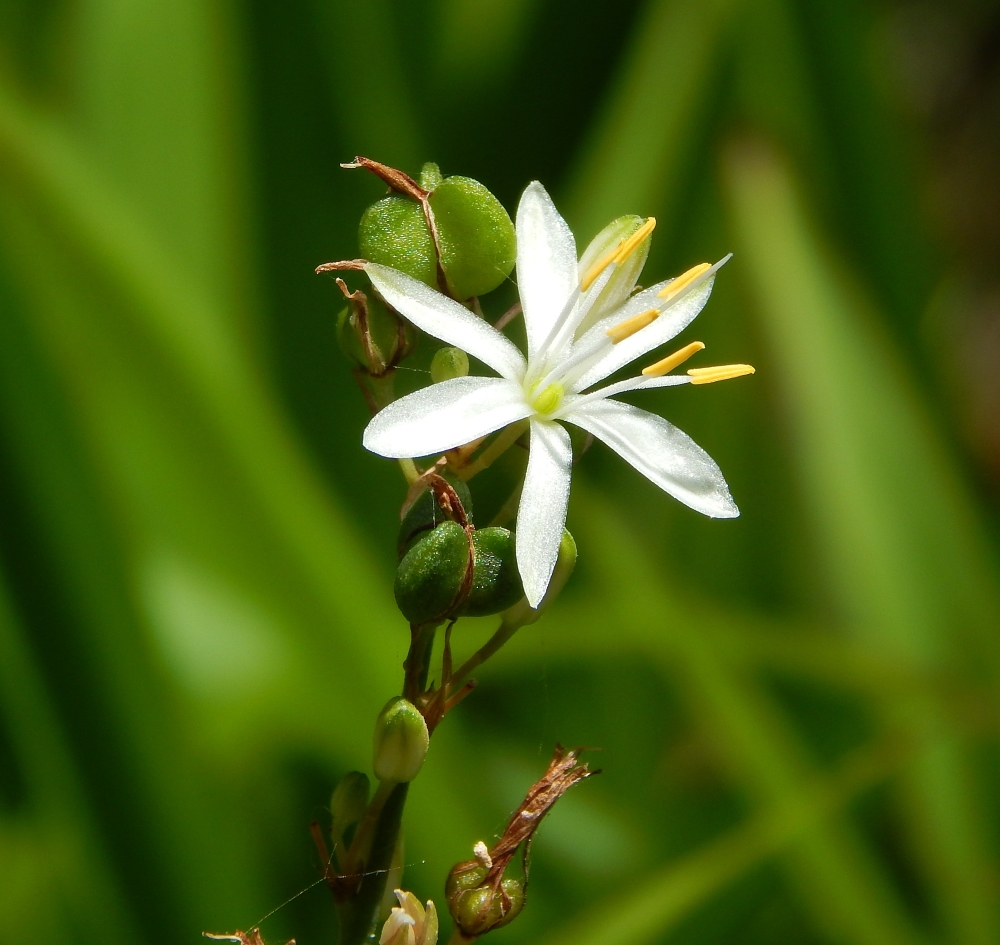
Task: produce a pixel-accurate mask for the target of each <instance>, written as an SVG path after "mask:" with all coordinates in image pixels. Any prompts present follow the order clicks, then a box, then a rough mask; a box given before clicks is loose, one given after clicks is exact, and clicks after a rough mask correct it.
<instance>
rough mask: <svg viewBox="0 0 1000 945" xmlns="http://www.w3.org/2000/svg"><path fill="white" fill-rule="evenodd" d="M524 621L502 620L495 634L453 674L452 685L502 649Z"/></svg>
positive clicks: (459, 683)
mask: <svg viewBox="0 0 1000 945" xmlns="http://www.w3.org/2000/svg"><path fill="white" fill-rule="evenodd" d="M523 626H524V623H523V622H521V621H520V620H507V619H504V620H503V621H501V623H500V626H499V627H498V628H497V631H496V633H494V634H493V636H491V637H490V638H489V639H488V640H487V641H486V642H485V643H484V644H483V645H482V646H481V647H480V648H479V649H478V650H476V652H475V653H473V654H472V656H470V657H469V658H468V659H467V660H466V661H465V662H464V663H463V664H462V665H461V666H460V667H459V668H458V670H457V671H456V673H455V674H454V675H453V676H452V678H451V681H452V686H453V687H455V686H460V685H461V684H462V683H463V682H464V681H465V679H466V678H467V677H468V676H469V674H470V673H471V672H473V670H475V669H476V667H477V666H480V665H482V664H483V663H485V662H486V661H487V660H488V659H489V658H490V657H491V656H492V655H493V654H494V653H496V651H497V650H499V649H500V647H502V646H503V645H504V644H505V643H506V642H507V641H508V640H509V639H510V638H511V637H512V636H514V634H515V633H517V631H518V630H520V629H521V627H523Z"/></svg>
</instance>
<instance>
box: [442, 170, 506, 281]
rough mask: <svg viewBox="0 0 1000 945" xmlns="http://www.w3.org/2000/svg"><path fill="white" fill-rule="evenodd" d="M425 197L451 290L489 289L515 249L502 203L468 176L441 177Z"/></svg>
mask: <svg viewBox="0 0 1000 945" xmlns="http://www.w3.org/2000/svg"><path fill="white" fill-rule="evenodd" d="M427 199H428V200H429V202H430V205H431V210H433V212H434V223H435V226H436V227H437V231H438V245H439V248H440V251H441V266H442V268H443V269H444V273H445V276H446V277H447V279H448V287H449V289H450V290H451V292H452V294H453V295H454V296H455V297H456V298H459V299H468V298H472V296H474V295H485V294H486V293H487V292H491V291H492V290H493V289H495V288H496V287H497V286H498V285H500V283H501V282H503V281H504V279H506V278H507V276H508V275H510V271H511V270H512V269H513V268H514V260H515V257H516V252H517V244H516V239H515V235H514V224H513V223H511V220H510V216H509V215H508V214H507V211H506V210H504V208H503V205H502V204H501V203H500V201H499V200H497V198H496V197H494V196H493V194H491V193H490V192H489V191H488V190H487V189H486V188H485V187H484V186H483V185H482V184H480V183H479V181H475V180H472V179H471V178H469V177H446V178H445V179H444V180H443V181H442V182H441V183H440V184H438V186H437V187H435V188H434V189H433V190H432V191H431V193H430V195H429V196H428V198H427Z"/></svg>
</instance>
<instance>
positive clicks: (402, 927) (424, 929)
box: [378, 889, 438, 945]
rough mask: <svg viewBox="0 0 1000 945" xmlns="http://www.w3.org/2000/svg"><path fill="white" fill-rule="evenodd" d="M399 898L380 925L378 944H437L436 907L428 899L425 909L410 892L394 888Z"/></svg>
mask: <svg viewBox="0 0 1000 945" xmlns="http://www.w3.org/2000/svg"><path fill="white" fill-rule="evenodd" d="M394 892H395V894H396V898H397V899H398V900H399V905H398V906H393V908H392V912H390V913H389V918H388V919H386V920H385V925H383V926H382V934H381V935H380V936H379V940H378V941H379V945H437V940H438V917H437V909H435V908H434V903H433V902H431V900H430V899H428V900H427V908H426V910H425V909H424V907H423V906H422V905H420V900H419V899H417V897H416V896H414V895H413V893H411V892H404V891H403V890H402V889H396V890H394Z"/></svg>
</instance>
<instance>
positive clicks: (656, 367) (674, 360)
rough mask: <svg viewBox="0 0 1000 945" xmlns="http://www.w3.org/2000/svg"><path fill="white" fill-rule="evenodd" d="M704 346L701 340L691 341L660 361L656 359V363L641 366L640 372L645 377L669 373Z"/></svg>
mask: <svg viewBox="0 0 1000 945" xmlns="http://www.w3.org/2000/svg"><path fill="white" fill-rule="evenodd" d="M704 347H705V345H704V344H702V342H700V341H692V342H691V344H689V345H685V346H684V347H683V348H681V350H680V351H675V352H674V353H673V354H671V355H670V356H669V357H666V358H664V359H663V360H662V361H657V362H656V364H651V365H650V366H649V367H646V368H643V369H642V373H643V374H645V375H646V377H662V376H663V375H664V374H669V373H670V372H671V371H672V370H673V369H674V368H675V367H678V366H679V365H681V364H683V363H684V362H685V361H686V360H687V359H688V358H690V357H691V355H693V354H697V353H698V352H699V351H702V350H703V349H704Z"/></svg>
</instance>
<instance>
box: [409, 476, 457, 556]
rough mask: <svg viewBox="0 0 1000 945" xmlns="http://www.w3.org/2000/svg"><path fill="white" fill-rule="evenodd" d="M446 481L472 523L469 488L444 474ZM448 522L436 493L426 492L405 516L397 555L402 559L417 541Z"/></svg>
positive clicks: (427, 490) (428, 490) (418, 497)
mask: <svg viewBox="0 0 1000 945" xmlns="http://www.w3.org/2000/svg"><path fill="white" fill-rule="evenodd" d="M444 479H445V480H446V481H447V482H448V484H449V485H450V486H451V487H452V489H454V490H455V492H456V493H457V495H458V498H459V501H460V502H461V503H462V508H463V509H465V514H466V516H467V517H468V519H469V521H470V522H471V521H472V493H471V492H469V487H468V486H467V485H466V484H465V483H464V482H463V481H462V480H461V479H458V478H457V477H455V476H452V475H449V474H448V473H445V474H444ZM447 520H448V519H447V517H446V516H445V514H444V512H443V511H442V510H441V507H440V506H439V505H438V503H437V499H436V498H435V496H434V493H433V492H431V490H430V489H426V490H424V491H423V492H421V493H420V495H419V496H417V499H416V501H415V502H414V503H413V505H411V506H410V507H409V509H407V511H406V515H404V516H403V521H402V522H401V523H400V526H399V537H398V539H397V541H396V553H397V554H398V555H399V557H400V558H402V557H403V555H405V554H406V552H408V551H409V550H410V549H411V548H412V547H413V546H414V544H416V542H417V541H419V540H420V539H421V538H424V537H426V535H427V533H428V532H430V531H431V529H433V528H436V527H437V526H438V525H440V524H441V523H442V522H444V521H447Z"/></svg>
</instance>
